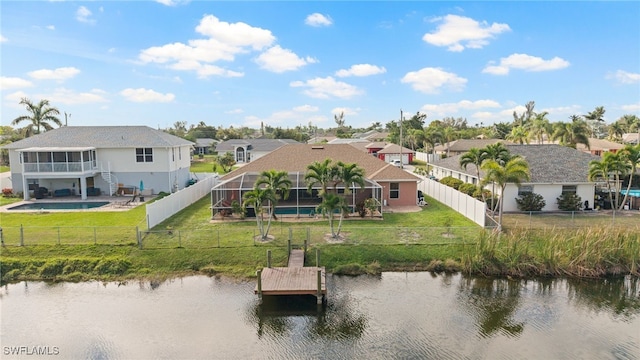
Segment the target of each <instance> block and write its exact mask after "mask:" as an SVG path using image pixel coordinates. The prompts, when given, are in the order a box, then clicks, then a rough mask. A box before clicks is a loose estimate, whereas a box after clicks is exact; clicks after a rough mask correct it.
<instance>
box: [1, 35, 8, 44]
mask: <svg viewBox="0 0 640 360" xmlns="http://www.w3.org/2000/svg"><path fill="white" fill-rule="evenodd" d="M7 41H9V39H7V38H6V37H4V36H2V35H0V43H3V42H7Z"/></svg>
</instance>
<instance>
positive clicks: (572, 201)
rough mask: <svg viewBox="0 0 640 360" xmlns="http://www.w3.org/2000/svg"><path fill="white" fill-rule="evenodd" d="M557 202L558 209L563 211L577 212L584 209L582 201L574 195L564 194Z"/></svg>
mask: <svg viewBox="0 0 640 360" xmlns="http://www.w3.org/2000/svg"><path fill="white" fill-rule="evenodd" d="M556 201H557V202H558V209H560V210H563V211H577V210H580V209H581V208H582V199H581V198H580V196H578V195H577V194H574V193H562V194H561V195H560V197H558V198H557V199H556Z"/></svg>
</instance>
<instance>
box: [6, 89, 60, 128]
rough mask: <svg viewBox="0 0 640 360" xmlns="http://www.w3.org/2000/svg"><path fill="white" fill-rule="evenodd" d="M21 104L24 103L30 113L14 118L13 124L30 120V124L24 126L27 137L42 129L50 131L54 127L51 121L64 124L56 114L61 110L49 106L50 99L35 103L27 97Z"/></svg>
mask: <svg viewBox="0 0 640 360" xmlns="http://www.w3.org/2000/svg"><path fill="white" fill-rule="evenodd" d="M20 105H24V106H25V107H26V109H27V112H28V113H29V115H22V116H18V117H17V118H15V119H13V121H12V122H11V125H13V126H16V125H18V124H20V123H22V122H28V123H29V124H28V125H27V126H25V127H24V128H23V134H24V136H25V137H29V136H32V135H36V134H40V131H41V130H42V129H44V130H45V131H49V130H51V129H53V126H52V125H51V124H50V123H53V124H55V125H57V126H58V127H60V126H62V122H61V121H60V119H58V117H57V116H56V115H60V111H59V110H58V109H56V108H55V107H51V106H49V100H46V99H43V100H40V102H39V103H37V104H34V103H32V102H31V100H29V99H27V98H22V99H21V100H20Z"/></svg>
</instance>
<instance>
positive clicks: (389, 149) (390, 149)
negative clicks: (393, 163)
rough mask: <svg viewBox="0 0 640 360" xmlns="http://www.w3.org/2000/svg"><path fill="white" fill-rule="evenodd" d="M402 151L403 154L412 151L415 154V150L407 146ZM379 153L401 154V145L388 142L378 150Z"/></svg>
mask: <svg viewBox="0 0 640 360" xmlns="http://www.w3.org/2000/svg"><path fill="white" fill-rule="evenodd" d="M402 153H403V154H408V153H412V154H415V151H413V150H411V149H407V148H406V147H404V146H403V147H402ZM378 154H400V145H397V144H387V145H386V146H385V147H384V148H383V149H382V150H380V151H378Z"/></svg>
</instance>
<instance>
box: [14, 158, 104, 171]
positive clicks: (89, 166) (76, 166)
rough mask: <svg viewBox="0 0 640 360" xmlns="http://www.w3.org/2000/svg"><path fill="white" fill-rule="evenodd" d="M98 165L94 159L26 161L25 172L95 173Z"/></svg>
mask: <svg viewBox="0 0 640 360" xmlns="http://www.w3.org/2000/svg"><path fill="white" fill-rule="evenodd" d="M96 171H98V167H97V166H96V164H95V163H94V162H93V161H84V162H63V163H60V162H38V163H25V164H24V173H25V174H29V173H78V174H82V173H93V172H96Z"/></svg>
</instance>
